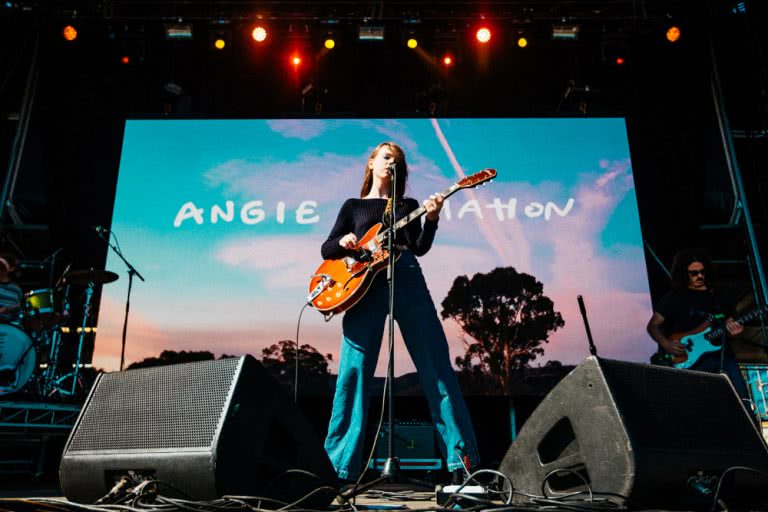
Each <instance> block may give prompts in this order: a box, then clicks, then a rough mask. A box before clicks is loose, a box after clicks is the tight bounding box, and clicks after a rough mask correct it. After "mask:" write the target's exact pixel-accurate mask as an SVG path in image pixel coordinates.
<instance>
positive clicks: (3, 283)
mask: <svg viewBox="0 0 768 512" xmlns="http://www.w3.org/2000/svg"><path fill="white" fill-rule="evenodd" d="M17 264H18V260H17V259H16V257H15V256H14V255H12V254H10V253H2V252H0V323H2V324H18V323H19V316H20V312H21V305H22V303H23V301H24V292H22V291H21V288H20V287H19V285H17V284H16V283H14V282H13V280H12V275H13V271H14V270H16V265H17Z"/></svg>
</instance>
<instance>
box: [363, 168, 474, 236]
mask: <svg viewBox="0 0 768 512" xmlns="http://www.w3.org/2000/svg"><path fill="white" fill-rule="evenodd" d="M457 190H459V186H458V184H456V183H454V184H453V185H451V186H450V187H448V188H447V189H445V190H443V191H442V192H439V194H440V195H441V196H443V198H444V199H445V198H447V197H449V196H450V195H452V194H453V193H454V192H456V191H457ZM425 213H427V209H426V208H424V207H423V206H420V207H418V208H416V209H415V210H413V211H412V212H411V213H409V214H408V215H406V216H405V217H402V218H401V219H399V220H398V221H397V222H395V231H397V230H398V229H400V228H402V227H403V226H405V225H407V224H409V223H410V222H411V221H414V220H416V219H418V218H419V217H421V216H422V215H424V214H425ZM388 233H389V230H388V229H387V230H384V231H382V232H381V233H379V235H378V236H377V237H376V239H377V240H378V241H379V243H381V242H382V241H383V240H384V238H385V237H386V236H387V235H388Z"/></svg>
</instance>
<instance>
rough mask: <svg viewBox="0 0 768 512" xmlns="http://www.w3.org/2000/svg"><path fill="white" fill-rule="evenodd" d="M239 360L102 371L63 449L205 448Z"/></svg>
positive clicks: (209, 443) (221, 410)
mask: <svg viewBox="0 0 768 512" xmlns="http://www.w3.org/2000/svg"><path fill="white" fill-rule="evenodd" d="M241 361H242V359H238V358H228V359H219V360H218V361H201V362H196V363H188V364H180V365H171V366H161V367H156V368H142V369H137V370H129V371H127V372H122V373H110V374H105V375H102V377H101V379H99V381H98V383H97V384H96V388H95V389H94V390H93V394H92V396H91V400H90V402H89V404H88V407H87V408H86V409H85V410H84V411H83V413H82V415H81V418H80V422H79V424H78V425H77V427H76V428H77V431H76V432H75V433H74V434H73V436H72V439H70V445H69V449H68V450H69V451H70V452H77V451H91V450H110V451H121V450H151V449H161V448H162V449H164V450H168V449H177V448H211V447H212V444H213V440H214V436H215V434H216V428H217V426H218V424H219V420H220V418H221V416H222V412H223V410H224V405H225V402H226V400H227V399H228V397H229V395H230V392H231V388H232V384H233V381H234V380H235V376H236V374H237V371H238V368H239V365H240V362H241ZM137 411H138V412H140V414H137Z"/></svg>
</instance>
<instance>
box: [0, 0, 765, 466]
mask: <svg viewBox="0 0 768 512" xmlns="http://www.w3.org/2000/svg"><path fill="white" fill-rule="evenodd" d="M762 8H763V6H762V5H761V4H760V2H757V1H752V2H749V1H745V2H736V1H729V0H706V1H669V2H662V1H639V0H638V1H621V0H612V1H592V2H586V1H583V2H582V1H573V0H572V1H559V2H558V1H527V2H523V1H506V2H504V1H498V2H493V1H488V2H460V1H454V2H291V1H283V2H253V3H251V2H227V1H220V2H213V1H187V2H183V3H182V2H170V1H158V2H146V1H138V0H134V1H129V0H125V1H116V0H115V1H106V0H104V1H50V2H43V1H18V2H14V1H9V2H3V3H2V5H0V38H2V39H1V40H0V110H1V111H2V113H3V116H2V120H1V121H0V123H2V124H1V125H0V155H2V156H3V157H4V158H3V163H4V164H5V165H4V167H3V170H2V172H3V174H4V175H5V182H6V184H7V183H9V180H10V177H12V174H9V173H8V170H9V169H11V167H12V163H13V156H14V152H16V153H18V150H19V149H23V151H22V152H21V156H20V158H19V159H18V166H19V168H18V175H17V177H16V180H15V189H14V193H13V194H12V196H11V197H10V198H9V199H10V202H11V204H12V208H8V207H6V208H5V209H4V210H3V216H2V219H0V220H1V221H2V229H1V231H0V237H1V241H2V247H3V248H4V249H10V250H12V251H14V252H16V253H17V254H19V255H20V257H21V259H22V261H23V262H25V263H27V264H29V265H32V266H33V267H34V265H36V264H37V263H38V262H40V261H42V260H44V259H45V258H46V257H47V256H48V255H50V254H51V253H52V252H53V251H55V250H56V249H58V248H63V252H62V253H61V254H60V255H59V258H58V259H57V262H56V265H55V268H54V269H53V272H52V274H53V275H55V276H58V275H59V274H60V273H61V272H62V271H63V269H64V267H65V266H66V265H68V264H71V265H72V268H75V269H83V268H88V267H96V268H103V265H104V262H105V259H106V253H107V248H106V246H105V245H104V243H103V242H102V241H101V240H99V239H98V237H96V235H95V233H94V230H93V226H96V225H101V226H109V224H110V219H111V212H112V203H113V199H114V191H115V185H116V180H117V170H118V165H119V158H120V149H121V141H122V135H123V125H124V121H125V119H126V118H136V117H142V118H283V117H315V116H318V117H422V116H424V117H427V116H437V117H465V116H469V117H506V116H544V117H548V116H555V117H557V116H603V115H611V116H614V115H619V116H625V117H626V119H627V126H628V131H629V142H630V149H631V155H632V162H633V173H634V176H635V181H636V187H637V198H638V202H639V209H640V220H641V226H642V231H643V237H644V240H645V242H646V249H647V251H646V258H647V261H648V274H649V279H650V285H651V293H652V298H653V299H654V300H657V299H658V298H659V297H660V296H661V294H663V293H664V292H665V291H666V290H667V289H668V279H667V277H666V275H665V274H664V271H663V270H662V266H661V265H660V264H659V263H658V262H657V261H656V258H655V256H654V254H655V255H656V256H658V259H659V260H660V262H661V264H663V265H665V266H669V264H670V263H671V258H672V256H673V254H674V253H675V252H676V251H678V250H679V249H681V248H685V247H691V246H696V247H705V248H707V249H709V250H710V251H711V252H712V254H713V255H714V256H715V259H716V260H718V261H720V264H719V265H718V270H719V284H720V286H721V287H722V288H724V289H726V290H727V291H729V292H730V294H731V296H732V297H733V298H734V299H735V298H738V297H741V296H743V295H745V294H747V295H748V294H750V290H751V289H752V285H751V280H750V277H749V272H748V267H747V265H746V264H745V261H746V260H747V255H748V254H749V251H748V248H747V246H746V238H745V236H744V233H743V222H741V223H737V224H736V225H734V226H727V225H728V224H729V219H730V217H731V212H732V210H733V206H734V196H733V193H732V188H731V181H730V178H729V175H728V172H727V167H726V159H725V151H724V145H723V140H722V138H721V132H720V130H719V126H718V122H717V121H718V118H717V113H716V104H717V102H718V101H721V103H722V106H723V107H724V109H723V111H722V112H723V114H724V115H725V116H726V118H727V121H728V124H729V128H730V131H728V132H726V141H728V142H731V143H732V144H733V145H734V147H735V151H736V153H735V154H736V163H737V165H738V167H739V169H740V171H741V176H742V178H743V182H744V187H745V189H746V190H747V196H746V200H747V202H748V205H749V208H750V213H751V215H752V218H753V221H754V223H755V228H756V230H757V233H758V242H759V247H760V249H761V252H762V254H764V255H765V254H767V253H768V248H766V246H765V238H764V236H762V235H763V233H764V230H765V226H766V221H767V220H768V210H766V204H765V200H764V195H765V194H764V191H765V188H766V173H765V172H764V170H765V166H766V158H765V157H766V154H767V153H768V151H767V149H768V148H767V147H766V134H767V133H768V132H766V128H768V127H767V126H766V123H767V122H768V109H767V107H768V101H767V98H766V85H767V84H768V80H767V77H768V75H767V73H766V58H765V52H764V49H765V43H766V41H765V37H766V33H768V32H766V31H765V30H764V26H765V21H766V17H765V13H764V12H763V11H762V10H761V9H762ZM258 16H261V17H262V21H263V22H265V24H266V26H267V27H268V30H269V38H268V40H267V42H266V43H265V44H264V45H262V46H259V47H257V46H256V45H255V44H254V43H253V42H252V41H251V40H250V31H251V29H252V27H253V26H254V24H255V23H256V21H257V17H258ZM483 17H485V19H486V21H487V22H488V23H489V24H490V26H491V27H492V28H493V30H494V32H493V39H492V41H491V43H490V44H489V46H488V47H486V48H479V47H478V45H477V43H476V42H474V41H473V34H474V30H475V29H476V28H477V26H478V24H479V22H480V21H481V19H482V18H483ZM179 18H181V19H182V20H183V21H184V22H185V23H191V24H192V25H193V28H194V38H193V39H192V40H190V41H169V40H166V39H165V38H164V32H163V29H164V24H165V23H167V22H170V21H174V20H178V19H179ZM366 20H368V21H366ZM564 22H565V23H572V24H578V25H579V26H580V37H579V39H578V40H577V41H553V40H552V39H551V37H550V34H551V29H552V25H553V24H561V23H564ZM365 23H368V24H378V23H380V24H382V25H384V27H385V34H386V36H385V40H384V41H381V42H370V41H369V42H366V41H358V40H357V30H358V27H359V26H360V25H362V24H365ZM66 24H72V25H74V26H75V27H76V28H77V30H78V38H77V39H76V40H75V41H73V42H66V41H64V40H63V38H62V37H61V30H62V28H63V27H64V25H66ZM672 24H675V25H677V26H679V27H680V29H681V31H682V37H681V39H680V40H679V41H678V42H677V43H674V44H671V43H669V42H668V41H667V40H666V39H665V37H664V34H665V32H666V30H667V28H668V27H669V26H671V25H672ZM329 31H332V32H334V36H335V38H336V41H337V46H336V48H335V49H333V50H332V51H329V52H328V51H323V50H321V46H322V40H323V38H324V36H325V35H327V34H328V32H329ZM411 32H414V33H415V35H416V36H417V37H418V38H419V51H418V52H416V51H413V50H409V49H407V48H406V47H405V46H404V39H405V37H406V36H408V35H409V33H411ZM218 33H223V34H224V36H225V39H227V41H228V46H227V48H226V49H225V50H223V51H218V50H214V49H213V48H212V45H211V37H212V35H213V34H218ZM520 34H524V35H525V36H526V37H527V38H528V41H529V45H528V47H527V48H525V49H521V48H519V47H518V46H517V44H516V41H517V37H518V35H520ZM294 49H299V50H300V51H302V55H303V62H302V64H301V65H300V66H299V67H298V69H296V70H294V69H292V67H291V65H290V64H288V63H287V57H288V56H289V54H290V53H291V51H293V50H294ZM445 50H449V51H451V52H452V54H453V55H454V57H455V60H456V64H455V65H454V66H453V67H451V68H449V69H445V68H443V67H441V66H440V65H435V64H434V63H432V64H430V63H429V62H428V59H427V58H425V57H430V56H431V57H432V58H436V57H440V56H441V55H442V52H443V51H445ZM123 56H128V57H129V59H130V63H129V64H123V63H121V58H122V57H123ZM619 56H621V57H623V58H624V60H625V62H624V64H623V65H617V64H616V61H615V59H616V57H619ZM715 72H717V78H718V81H719V85H720V89H721V93H722V94H720V91H718V88H717V87H715V88H714V89H713V77H714V76H715ZM168 84H175V85H176V86H178V87H179V88H180V90H179V89H176V88H174V87H170V88H169V87H168ZM309 84H311V85H312V87H311V89H310V90H309V91H308V92H307V93H306V94H302V90H304V89H305V88H306V87H307V86H308V85H309ZM169 89H170V90H176V93H174V92H169ZM32 90H34V94H32V95H27V96H25V93H27V92H30V91H32ZM25 98H27V99H28V100H30V99H31V101H29V102H28V103H27V104H26V107H24V105H25ZM25 109H26V110H25ZM22 121H27V122H28V129H27V130H26V131H24V130H20V126H21V122H22ZM22 136H23V138H24V144H23V146H22V145H19V144H17V142H15V141H18V139H19V137H22ZM552 150H553V151H556V150H557V141H553V148H552ZM146 186H147V194H151V193H152V183H151V182H148V183H147V184H146ZM742 218H743V216H742ZM711 225H717V226H721V227H719V228H715V229H712V228H711V227H710V228H709V229H707V226H711ZM723 225H726V226H725V227H723ZM123 278H124V277H123ZM20 282H21V284H22V286H23V287H24V288H25V289H29V288H39V287H46V286H48V283H49V272H48V270H47V269H36V268H28V269H27V270H25V271H24V272H23V274H21V276H20ZM76 314H77V313H76ZM637 336H638V343H651V341H650V339H648V338H647V336H645V333H638V334H637ZM160 349H161V347H159V348H158V350H160ZM555 381H556V380H555ZM553 382H554V381H553ZM542 395H543V391H542V393H534V394H533V395H531V396H529V397H521V398H518V399H517V400H518V402H517V404H518V407H519V409H520V414H521V415H522V416H526V415H527V414H529V413H530V411H531V410H532V409H533V407H534V406H535V403H537V401H538V400H539V399H540V398H541V396H542ZM494 400H495V401H494ZM500 400H501V401H500ZM504 400H506V399H505V398H504V397H481V398H478V399H477V400H474V399H470V408H471V409H472V413H473V418H476V419H475V423H476V425H478V434H479V437H480V438H481V439H483V443H486V445H487V446H486V447H485V448H486V453H489V454H490V455H489V456H487V459H488V460H487V462H491V461H494V460H497V459H499V458H500V455H503V451H504V450H505V449H506V447H507V446H508V443H509V438H508V437H506V436H507V435H508V434H509V432H508V431H506V428H507V425H508V423H505V421H506V419H507V418H508V416H509V403H508V402H505V401H504ZM489 401H494V402H493V403H490V402H489ZM310 402H311V400H310ZM305 407H306V408H307V409H308V410H310V411H312V410H314V411H315V413H316V414H312V417H313V418H315V419H316V421H317V423H318V425H324V424H325V421H324V420H325V417H324V416H323V412H322V411H325V414H327V411H328V407H327V404H326V403H324V402H323V403H322V404H314V405H313V404H312V403H308V404H305ZM400 407H401V418H402V419H420V417H419V412H422V413H423V411H424V407H423V403H422V402H419V401H418V399H415V398H411V397H409V398H408V399H407V400H405V401H404V402H403V404H402V405H401V406H400ZM375 416H376V414H375V412H372V415H371V417H372V418H373V417H375ZM477 418H480V420H479V421H478V419H477ZM486 419H488V421H485V420H486ZM491 425H493V427H491ZM499 429H501V430H499ZM481 448H482V447H481Z"/></svg>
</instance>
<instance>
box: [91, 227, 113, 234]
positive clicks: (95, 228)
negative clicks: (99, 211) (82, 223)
mask: <svg viewBox="0 0 768 512" xmlns="http://www.w3.org/2000/svg"><path fill="white" fill-rule="evenodd" d="M92 227H93V229H94V230H95V231H96V232H97V233H98V234H101V233H109V230H108V229H107V228H105V227H104V226H92Z"/></svg>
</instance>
